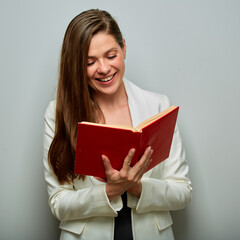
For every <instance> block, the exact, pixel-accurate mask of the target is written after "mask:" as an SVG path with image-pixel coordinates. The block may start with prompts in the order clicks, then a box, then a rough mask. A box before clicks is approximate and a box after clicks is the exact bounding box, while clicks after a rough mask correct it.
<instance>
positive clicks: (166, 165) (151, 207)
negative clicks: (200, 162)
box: [44, 79, 192, 240]
mask: <svg viewBox="0 0 240 240" xmlns="http://www.w3.org/2000/svg"><path fill="white" fill-rule="evenodd" d="M124 84H125V88H126V92H127V96H128V102H129V108H130V113H131V117H132V122H133V126H137V125H138V124H139V123H140V122H142V121H143V120H145V119H147V118H149V117H151V116H152V115H154V114H156V113H158V112H160V111H163V110H164V109H166V108H167V107H169V106H170V102H169V100H168V98H167V97H166V96H164V95H160V94H156V93H152V92H149V91H146V90H142V89H140V88H139V87H137V86H136V85H134V84H133V83H131V82H129V81H128V80H126V79H124ZM55 105H56V102H55V101H52V102H51V103H50V104H49V106H48V108H47V110H46V113H45V128H44V169H45V180H46V182H47V189H48V194H49V205H50V208H51V210H52V213H53V214H54V215H55V216H56V217H57V218H58V219H59V220H60V221H61V223H60V228H61V229H62V235H61V239H67V240H70V239H85V240H90V239H92V240H112V239H113V233H114V217H116V216H117V214H118V213H117V211H119V210H120V209H121V208H122V199H121V197H118V198H116V199H114V200H113V201H111V202H110V201H109V200H108V197H107V195H106V192H105V183H103V182H100V181H98V180H96V179H95V178H94V177H90V176H87V177H86V178H85V180H84V181H82V180H79V179H75V181H74V182H73V183H72V184H67V183H65V184H63V185H61V184H59V183H58V180H57V177H56V176H55V174H54V173H53V171H52V169H51V167H50V166H49V164H48V159H47V155H48V150H49V146H50V144H51V142H52V139H53V136H54V130H55ZM141 182H142V193H141V197H140V198H137V197H135V196H133V195H131V194H128V195H127V198H128V199H127V204H128V207H130V208H131V209H132V231H133V237H134V239H136V240H146V239H151V240H155V239H173V238H172V235H171V225H172V219H171V216H170V213H169V211H170V210H178V209H182V208H184V207H185V206H186V204H187V203H188V202H189V201H190V199H191V191H192V187H191V182H190V180H189V178H188V165H187V162H186V160H185V152H184V149H183V146H182V141H181V137H180V134H179V130H178V128H177V127H176V129H175V132H174V137H173V142H172V148H171V152H170V156H169V158H168V159H167V160H165V161H164V162H162V163H161V164H159V165H158V166H156V167H155V168H153V169H151V170H150V171H148V172H147V173H145V174H144V176H143V178H142V180H141ZM167 229H168V230H167ZM165 230H166V231H165ZM169 230H170V231H169ZM164 232H166V233H167V232H169V234H165V235H167V236H169V238H167V237H166V238H162V237H161V236H165V235H164Z"/></svg>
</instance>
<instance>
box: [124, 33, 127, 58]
mask: <svg viewBox="0 0 240 240" xmlns="http://www.w3.org/2000/svg"><path fill="white" fill-rule="evenodd" d="M126 52H127V45H126V41H125V39H124V38H123V56H124V59H125V58H126Z"/></svg>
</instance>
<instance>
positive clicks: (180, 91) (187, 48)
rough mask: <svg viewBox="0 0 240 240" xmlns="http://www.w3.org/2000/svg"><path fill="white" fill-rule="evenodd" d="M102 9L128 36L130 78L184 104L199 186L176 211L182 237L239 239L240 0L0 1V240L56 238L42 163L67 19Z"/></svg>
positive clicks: (186, 137) (186, 140) (194, 174)
mask: <svg viewBox="0 0 240 240" xmlns="http://www.w3.org/2000/svg"><path fill="white" fill-rule="evenodd" d="M89 8H100V9H106V10H108V11H109V12H110V13H112V15H113V16H115V18H116V19H117V21H118V23H119V25H120V27H121V29H122V32H123V34H124V37H125V39H126V42H127V59H126V65H127V67H126V77H127V78H129V79H131V80H132V81H133V82H135V83H137V84H138V85H140V86H142V87H144V88H146V89H149V90H153V91H157V92H160V93H165V94H167V95H168V96H169V97H170V98H171V100H172V102H173V103H174V104H175V105H180V107H181V110H180V115H179V125H180V128H181V132H182V136H183V140H184V143H185V147H186V150H187V155H188V162H189V165H190V167H191V179H192V182H193V187H194V192H193V199H192V202H191V203H190V204H189V206H188V207H187V208H186V209H185V210H181V211H178V212H174V213H173V214H172V215H173V219H174V225H173V228H174V232H175V235H176V239H177V240H178V239H179V240H180V239H184V240H193V239H194V240H198V239H199V240H200V239H201V240H208V239H210V240H214V239H217V240H221V239H222V240H226V239H228V240H234V239H239V237H240V207H239V199H240V187H239V183H240V174H239V167H240V163H239V160H240V145H239V133H240V128H239V122H240V110H239V106H238V103H239V100H240V83H239V82H240V81H239V80H240V79H239V77H240V66H239V65H240V64H239V63H240V61H239V60H240V59H239V58H240V57H239V56H240V46H239V44H240V1H234V0H225V1H224V0H219V1H216V0H215V1H214V0H199V1H196V0H189V1H187V0H181V1H180V0H165V1H163V0H159V1H157V0H156V1H154V0H148V1H143V0H141V1H140V0H136V1H133V0H132V1H131V0H128V1H111V0H102V1H98V0H95V1H93V0H92V1H81V0H71V1H67V0H65V1H64V0H51V1H49V0H41V1H34V0H22V1H19V0H15V1H14V0H8V1H3V0H1V1H0V36H1V37H0V43H1V44H0V66H1V70H0V80H1V87H0V117H1V118H0V119H1V120H0V121H1V124H0V136H1V137H0V161H1V168H0V171H1V174H0V183H1V191H0V192H1V193H0V239H1V240H14V239H18V240H35V239H36V240H38V239H39V240H40V239H47V240H48V239H52V240H54V239H58V236H59V230H58V222H57V220H55V218H54V217H53V216H52V214H51V212H50V210H49V207H48V204H47V193H46V186H45V183H44V179H43V166H42V133H43V115H44V112H45V109H46V107H47V105H48V103H49V101H50V100H51V99H52V98H54V95H55V91H56V84H57V75H58V74H57V69H58V61H59V54H60V49H61V44H62V39H63V35H64V32H65V29H66V27H67V25H68V23H69V22H70V20H71V19H72V18H73V17H74V16H75V15H77V14H78V13H80V12H81V11H83V10H86V9H89Z"/></svg>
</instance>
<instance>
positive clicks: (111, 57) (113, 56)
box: [108, 55, 117, 59]
mask: <svg viewBox="0 0 240 240" xmlns="http://www.w3.org/2000/svg"><path fill="white" fill-rule="evenodd" d="M116 56H117V55H112V56H108V59H113V58H115V57H116Z"/></svg>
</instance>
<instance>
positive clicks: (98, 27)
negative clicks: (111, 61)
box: [48, 9, 124, 183]
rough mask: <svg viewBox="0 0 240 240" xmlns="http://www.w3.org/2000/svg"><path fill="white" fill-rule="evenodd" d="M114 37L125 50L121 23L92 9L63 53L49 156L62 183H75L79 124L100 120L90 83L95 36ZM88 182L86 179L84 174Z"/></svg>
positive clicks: (70, 32) (70, 31)
mask: <svg viewBox="0 0 240 240" xmlns="http://www.w3.org/2000/svg"><path fill="white" fill-rule="evenodd" d="M101 31H102V32H105V33H107V34H111V35H112V36H114V38H115V40H116V41H117V42H118V44H119V45H120V47H122V48H123V46H124V45H123V38H122V34H121V31H120V29H119V27H118V24H117V23H116V21H115V20H114V19H113V17H112V16H111V15H110V14H109V13H108V12H106V11H101V10H98V9H91V10H88V11H84V12H82V13H81V14H79V15H77V16H76V17H75V18H74V19H73V20H72V21H71V22H70V24H69V25H68V27H67V30H66V33H65V36H64V40H63V44H62V51H61V58H60V66H59V80H58V90H57V99H56V125H55V135H54V138H53V141H52V143H51V146H50V149H49V152H48V157H49V162H50V164H51V166H52V168H53V171H54V173H55V174H56V176H57V178H58V181H59V183H64V182H71V181H72V180H73V179H74V178H76V177H77V176H76V175H75V174H74V158H75V152H76V136H77V123H78V122H80V121H90V122H95V121H96V116H95V113H96V110H97V109H98V105H97V103H96V102H95V100H94V98H93V94H92V89H91V87H90V86H89V84H88V77H87V57H88V50H89V45H90V41H91V39H92V37H93V36H94V35H95V34H96V33H98V32H101ZM80 178H83V179H84V176H81V175H80Z"/></svg>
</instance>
